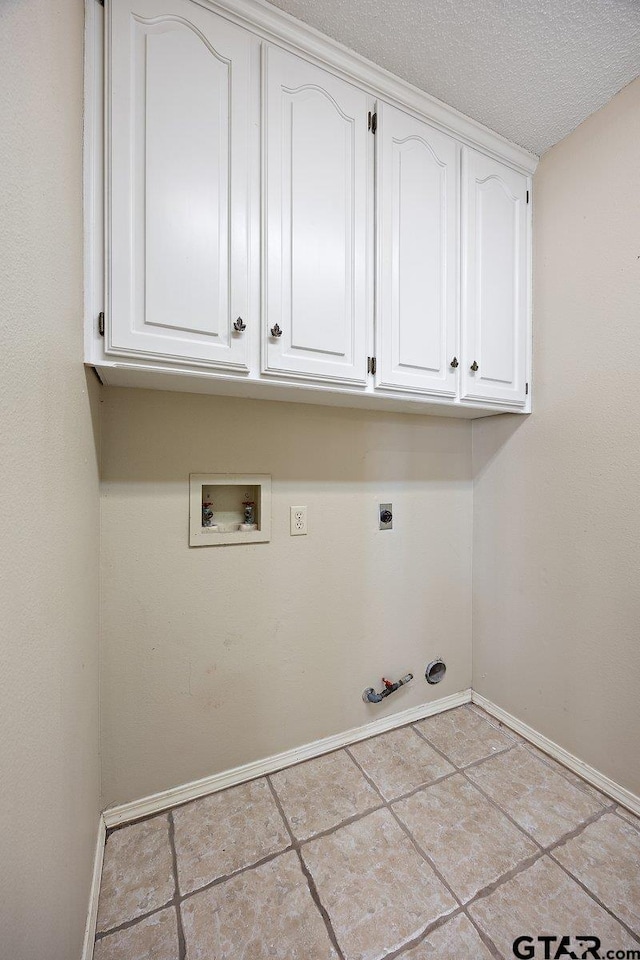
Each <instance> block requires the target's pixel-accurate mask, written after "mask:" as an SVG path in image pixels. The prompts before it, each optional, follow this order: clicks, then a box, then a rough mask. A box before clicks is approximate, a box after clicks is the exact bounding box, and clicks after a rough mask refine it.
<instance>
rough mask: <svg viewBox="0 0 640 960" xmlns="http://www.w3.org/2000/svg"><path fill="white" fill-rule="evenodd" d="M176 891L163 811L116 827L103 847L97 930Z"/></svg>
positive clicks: (154, 906)
mask: <svg viewBox="0 0 640 960" xmlns="http://www.w3.org/2000/svg"><path fill="white" fill-rule="evenodd" d="M174 893H175V881H174V877H173V859H172V856H171V847H170V845H169V821H168V818H167V815H166V814H163V815H162V816H159V817H154V818H153V819H152V820H143V821H142V822H141V823H133V824H131V826H128V827H123V828H122V829H121V830H115V831H114V832H113V833H112V834H111V835H110V836H109V837H108V838H107V843H106V846H105V851H104V863H103V866H102V881H101V885H100V901H99V904H98V931H99V932H103V931H104V930H111V929H112V928H113V927H118V926H120V924H122V923H126V922H127V921H128V920H134V919H135V918H136V917H141V916H142V915H143V914H144V913H148V912H149V911H150V910H155V909H157V908H158V907H163V906H164V905H165V904H166V903H168V902H169V900H171V898H172V897H173V895H174Z"/></svg>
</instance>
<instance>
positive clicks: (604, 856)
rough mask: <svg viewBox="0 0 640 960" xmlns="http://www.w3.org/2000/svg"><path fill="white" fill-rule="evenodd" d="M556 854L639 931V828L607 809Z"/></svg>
mask: <svg viewBox="0 0 640 960" xmlns="http://www.w3.org/2000/svg"><path fill="white" fill-rule="evenodd" d="M553 856H554V857H555V858H556V859H557V860H559V861H560V863H562V864H563V865H564V866H565V867H566V868H567V870H569V871H570V872H571V873H572V874H573V875H574V877H577V879H578V880H580V881H581V882H582V883H583V884H584V885H585V887H588V888H589V890H591V891H592V893H595V895H596V896H597V897H598V899H599V900H601V901H602V903H604V905H605V906H606V907H609V909H610V910H611V911H612V912H613V913H615V915H616V916H617V917H620V919H621V920H624V922H625V923H627V924H628V925H629V926H630V927H631V929H632V930H636V931H637V932H638V933H640V832H639V831H638V830H634V828H633V827H632V826H630V825H629V824H627V823H624V822H623V821H622V820H621V819H620V818H619V817H615V816H614V815H613V814H611V813H605V815H604V816H603V817H601V818H600V820H597V821H596V822H595V823H591V824H589V826H588V827H586V828H585V829H584V830H583V832H582V833H581V834H580V835H579V836H577V837H574V838H573V839H572V840H567V842H566V843H563V844H562V845H561V846H559V847H556V849H555V850H554V851H553Z"/></svg>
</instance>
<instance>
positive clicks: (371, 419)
mask: <svg viewBox="0 0 640 960" xmlns="http://www.w3.org/2000/svg"><path fill="white" fill-rule="evenodd" d="M104 398H105V402H104V418H103V491H102V546H103V551H102V555H103V638H104V642H103V667H102V675H103V684H102V691H103V693H102V696H103V714H102V716H103V763H104V767H103V777H104V781H103V782H104V801H105V803H106V804H107V805H108V804H112V803H116V802H121V801H126V800H130V799H134V798H137V797H141V796H144V795H145V794H149V793H151V792H152V791H155V790H162V789H164V788H167V787H171V786H174V785H176V784H180V783H183V782H186V781H189V780H192V779H194V778H197V777H203V776H206V775H208V774H212V773H216V772H217V771H220V770H224V769H226V768H228V767H232V766H235V765H236V764H241V763H246V762H248V761H250V760H255V759H258V758H262V757H266V756H269V755H271V754H273V753H277V752H279V751H282V750H286V749H289V748H291V747H294V746H297V745H300V744H303V743H307V742H309V741H311V740H315V739H316V738H318V737H324V736H328V735H330V734H333V733H337V732H340V731H344V730H347V729H349V728H351V727H354V726H359V725H360V724H363V723H366V722H367V721H368V720H370V719H373V718H375V717H380V716H384V715H386V714H388V713H393V712H395V711H398V710H403V709H406V708H407V707H410V706H413V705H416V704H420V703H424V702H426V701H428V700H431V699H435V698H436V696H444V695H447V694H451V693H453V692H455V691H458V690H461V689H464V688H466V687H468V686H469V685H470V680H471V647H470V641H471V624H470V612H471V522H472V518H471V443H470V425H469V423H468V422H463V421H450V420H443V419H436V418H433V417H420V416H407V415H392V414H375V413H370V412H357V411H354V410H340V409H334V408H324V407H317V406H308V405H305V404H286V403H273V402H270V403H261V402H256V401H251V400H230V399H222V398H216V397H199V396H192V395H188V394H171V393H161V392H155V391H142V390H124V389H123V390H116V389H106V390H105V391H104ZM190 472H203V473H204V472H216V473H217V472H220V473H224V472H228V473H271V474H272V476H273V504H272V516H273V531H272V540H271V542H270V543H268V544H250V545H248V546H229V547H195V548H190V547H189V545H188V495H189V485H188V478H189V473H190ZM379 501H385V502H386V501H392V502H393V504H394V510H395V520H394V524H395V528H394V530H393V531H391V532H385V533H381V532H379V531H378V530H377V528H376V526H377V524H376V519H377V506H376V505H377V503H378V502H379ZM299 504H302V505H306V506H307V507H308V509H309V534H308V536H306V537H291V536H290V535H289V506H290V505H299ZM437 654H441V655H443V656H444V657H445V658H446V660H447V663H448V667H449V670H448V673H447V677H446V679H445V681H443V682H442V684H441V685H440V686H439V687H429V686H428V685H427V683H426V682H425V680H424V677H423V674H424V668H425V666H426V664H427V662H428V661H429V660H430V659H431V658H432V657H433V656H434V655H437ZM408 670H412V671H413V672H414V673H415V674H416V679H415V680H414V681H413V683H412V684H411V685H409V686H408V687H406V688H404V689H401V690H400V691H398V692H397V693H396V694H394V696H393V697H391V698H390V699H389V700H388V701H387V702H386V703H384V704H382V705H380V706H366V705H365V704H364V703H363V702H362V700H361V694H362V691H363V689H364V688H365V687H366V686H369V685H373V684H375V685H378V686H379V684H380V677H381V675H382V674H384V675H385V676H391V677H394V678H395V677H396V676H399V675H401V674H404V673H406V672H407V671H408Z"/></svg>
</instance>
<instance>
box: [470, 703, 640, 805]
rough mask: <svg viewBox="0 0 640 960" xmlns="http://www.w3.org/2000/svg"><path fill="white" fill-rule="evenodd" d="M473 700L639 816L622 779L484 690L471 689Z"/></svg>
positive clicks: (639, 801) (637, 802)
mask: <svg viewBox="0 0 640 960" xmlns="http://www.w3.org/2000/svg"><path fill="white" fill-rule="evenodd" d="M471 700H472V702H473V703H475V704H477V705H478V706H479V707H482V709H483V710H486V711H487V713H490V714H491V716H492V717H495V718H496V720H499V721H500V722H501V723H504V725H505V726H507V727H509V728H510V729H511V730H514V731H515V732H516V733H519V734H520V736H521V737H524V739H525V740H528V741H529V743H532V744H533V745H534V746H536V747H538V748H539V749H540V750H542V751H543V752H544V753H547V754H548V755H549V756H550V757H553V759H554V760H558V762H559V763H561V764H563V765H564V766H565V767H568V768H569V770H572V771H573V772H574V773H577V774H578V776H579V777H582V779H583V780H586V781H587V783H590V784H591V786H592V787H595V788H596V790H600V791H601V792H602V793H604V794H606V796H608V797H611V799H612V800H615V801H616V803H619V804H621V806H623V807H626V808H627V810H630V811H631V813H635V814H636V816H640V797H638V796H636V794H635V793H632V792H631V791H630V790H627V789H626V788H625V787H621V786H620V784H619V783H616V782H615V781H614V780H611V779H610V778H609V777H607V776H605V775H604V773H600V771H599V770H596V769H595V767H590V766H589V764H588V763H584V761H582V760H579V759H578V758H577V757H574V755H573V754H572V753H569V751H568V750H565V749H564V747H561V746H559V745H558V744H557V743H554V741H553V740H549V738H548V737H545V736H543V734H541V733H538V731H537V730H534V729H533V727H530V726H529V725H528V724H526V723H524V722H523V721H522V720H518V719H517V717H514V716H512V714H510V713H507V711H506V710H503V709H502V707H498V706H496V704H495V703H492V701H491V700H487V698H486V697H483V696H482V694H480V693H478V692H477V691H476V690H473V691H472V693H471Z"/></svg>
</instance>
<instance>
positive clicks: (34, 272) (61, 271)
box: [0, 0, 99, 960]
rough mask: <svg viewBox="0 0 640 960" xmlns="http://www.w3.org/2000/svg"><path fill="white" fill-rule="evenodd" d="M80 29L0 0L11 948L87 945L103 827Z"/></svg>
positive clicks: (5, 843) (2, 793)
mask: <svg viewBox="0 0 640 960" xmlns="http://www.w3.org/2000/svg"><path fill="white" fill-rule="evenodd" d="M82 30H83V8H82V3H81V0H59V2H56V3H55V4H52V3H50V2H49V0H3V2H2V3H1V4H0V130H1V131H2V135H1V136H0V171H2V174H1V175H0V209H1V210H2V215H1V216H0V260H1V262H2V269H1V270H0V342H1V344H2V347H1V350H0V411H1V414H0V516H1V517H2V552H1V553H0V582H1V587H0V690H1V693H0V823H1V824H2V829H1V830H0V955H1V956H2V957H3V958H5V957H6V958H7V960H9V958H10V960H42V958H45V957H46V958H47V960H74V958H77V957H79V956H80V951H81V945H82V938H83V932H84V924H85V917H86V912H87V904H88V897H89V885H90V880H91V871H92V864H93V856H94V850H95V843H96V833H97V826H98V811H99V755H98V617H99V604H98V535H99V521H98V510H99V495H98V455H97V450H96V437H97V416H96V408H97V403H98V396H97V386H98V385H97V381H96V379H95V375H94V374H90V375H89V377H88V378H87V377H86V375H85V370H84V368H83V365H82ZM92 418H93V421H95V422H92ZM94 427H96V431H95V432H94Z"/></svg>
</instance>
